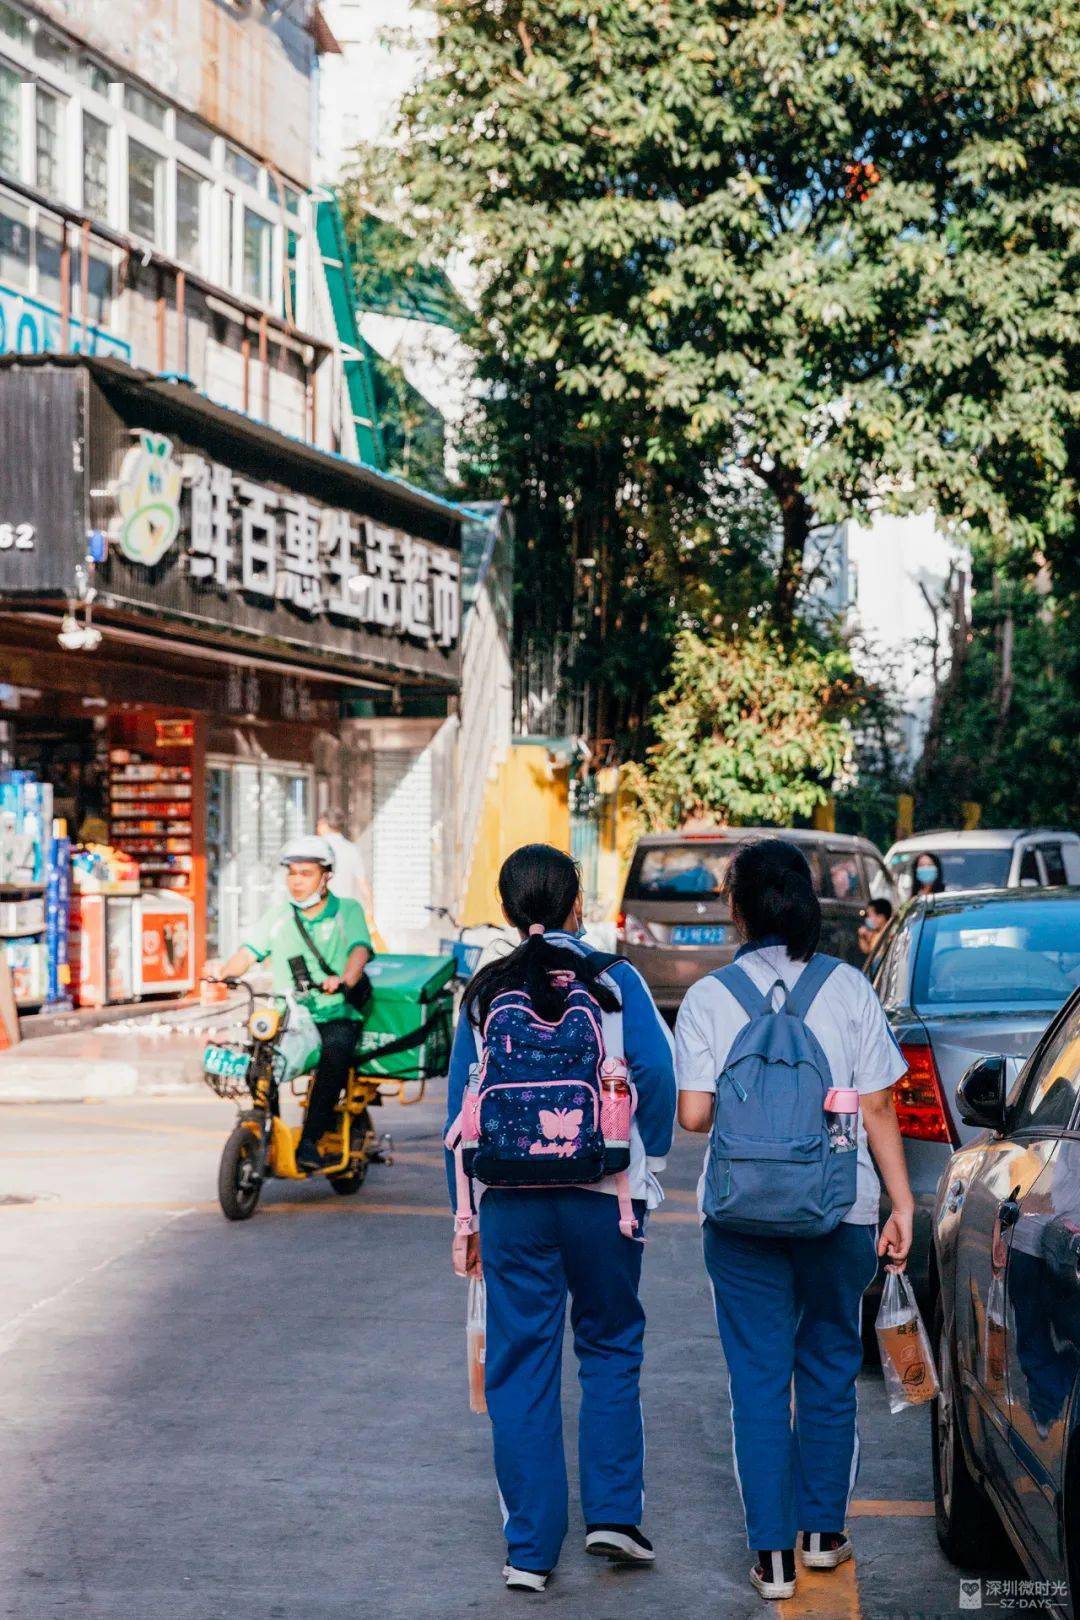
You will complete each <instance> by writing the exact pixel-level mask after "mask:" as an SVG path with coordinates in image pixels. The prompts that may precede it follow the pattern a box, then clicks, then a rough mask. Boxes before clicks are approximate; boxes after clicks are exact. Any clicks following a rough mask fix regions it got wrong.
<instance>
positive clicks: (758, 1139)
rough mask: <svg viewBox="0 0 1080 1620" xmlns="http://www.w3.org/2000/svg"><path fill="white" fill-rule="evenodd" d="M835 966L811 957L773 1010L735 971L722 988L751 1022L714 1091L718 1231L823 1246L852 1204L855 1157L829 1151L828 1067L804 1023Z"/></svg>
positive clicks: (713, 1203) (709, 1170) (713, 1212)
mask: <svg viewBox="0 0 1080 1620" xmlns="http://www.w3.org/2000/svg"><path fill="white" fill-rule="evenodd" d="M838 966H839V963H838V962H837V960H836V958H835V957H831V956H814V957H812V958H811V960H810V961H809V962H808V963H807V964H806V966H805V967H804V968H803V971H802V973H801V974H800V975H799V979H798V982H797V983H796V985H795V988H794V989H793V990H791V991H788V990H787V989H786V987H785V986H784V984H783V981H782V980H778V981H777V983H778V984H779V986H780V989H781V990H782V991H783V992H784V1002H783V1005H782V1007H781V1008H780V1010H779V1011H774V1010H773V995H774V993H775V990H776V985H774V986H773V987H772V989H771V990H770V991H769V993H768V995H762V993H761V991H760V990H758V989H757V987H756V986H755V985H754V984H753V982H752V981H751V979H750V978H749V977H748V975H747V974H746V973H744V972H743V970H742V968H741V967H739V966H738V964H737V963H735V962H732V963H730V964H729V965H728V966H727V967H725V968H721V969H720V970H719V971H718V972H716V973H715V974H714V975H713V977H714V978H716V979H718V980H719V981H720V983H721V984H722V985H723V986H724V988H725V989H726V990H729V991H730V992H731V994H732V995H733V996H734V997H735V1000H736V1001H737V1002H738V1003H739V1006H740V1007H742V1009H743V1011H744V1012H745V1013H746V1014H747V1016H748V1017H749V1020H750V1022H749V1023H748V1024H746V1025H744V1027H743V1028H742V1029H740V1031H739V1033H738V1035H736V1037H735V1040H734V1043H733V1045H732V1048H731V1051H730V1052H729V1053H728V1058H727V1062H726V1063H725V1065H724V1068H723V1072H722V1073H721V1075H720V1078H719V1079H718V1080H717V1082H716V1113H715V1115H714V1117H713V1124H712V1133H711V1135H710V1137H709V1156H708V1162H707V1165H706V1170H705V1195H704V1202H703V1207H704V1212H705V1215H706V1216H707V1217H708V1219H709V1220H711V1221H715V1222H716V1224H717V1225H718V1226H722V1227H726V1228H728V1229H729V1230H731V1231H735V1232H747V1233H750V1234H754V1235H757V1236H761V1237H823V1236H824V1235H825V1233H827V1232H831V1231H832V1230H833V1228H834V1227H836V1226H838V1225H839V1224H840V1221H841V1220H842V1219H843V1217H844V1216H845V1215H846V1214H847V1212H848V1210H850V1208H851V1206H852V1204H854V1202H855V1167H856V1161H857V1159H858V1154H857V1153H835V1152H830V1149H829V1131H828V1118H827V1116H826V1113H825V1109H824V1103H825V1097H826V1094H827V1093H828V1091H829V1090H830V1088H831V1087H832V1085H833V1080H832V1076H831V1075H830V1072H829V1060H828V1058H827V1057H826V1056H825V1053H824V1052H823V1051H822V1049H821V1045H820V1042H819V1041H818V1040H817V1039H816V1037H815V1036H814V1034H813V1031H812V1030H809V1029H808V1028H807V1027H806V1023H805V1019H806V1015H807V1013H808V1012H809V1011H810V1008H811V1006H812V1005H813V1002H814V999H815V997H816V996H817V993H818V991H819V990H820V989H821V987H822V985H823V984H824V983H825V981H826V979H827V978H828V977H829V975H830V974H831V973H832V971H833V969H834V968H836V967H838Z"/></svg>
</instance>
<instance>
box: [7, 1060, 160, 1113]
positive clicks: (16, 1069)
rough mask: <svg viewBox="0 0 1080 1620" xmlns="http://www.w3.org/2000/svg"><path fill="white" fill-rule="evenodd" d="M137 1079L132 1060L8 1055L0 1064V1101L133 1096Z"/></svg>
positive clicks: (94, 1098) (25, 1101)
mask: <svg viewBox="0 0 1080 1620" xmlns="http://www.w3.org/2000/svg"><path fill="white" fill-rule="evenodd" d="M138 1082H139V1076H138V1071H137V1069H136V1068H135V1065H134V1064H133V1063H78V1064H73V1063H71V1062H69V1061H67V1060H65V1059H63V1058H39V1059H37V1060H34V1059H33V1058H30V1057H29V1056H27V1057H26V1058H25V1059H24V1058H22V1057H16V1058H8V1059H6V1060H5V1061H4V1062H3V1063H2V1064H0V1105H3V1104H4V1103H34V1102H43V1103H50V1102H66V1103H74V1102H101V1101H104V1100H105V1099H107V1098H109V1097H133V1096H134V1095H135V1093H136V1091H137V1090H138V1089H139V1083H138Z"/></svg>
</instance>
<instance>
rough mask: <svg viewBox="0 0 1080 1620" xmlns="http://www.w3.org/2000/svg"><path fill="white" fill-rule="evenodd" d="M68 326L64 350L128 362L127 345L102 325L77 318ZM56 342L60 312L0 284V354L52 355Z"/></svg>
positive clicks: (57, 341)
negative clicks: (66, 346)
mask: <svg viewBox="0 0 1080 1620" xmlns="http://www.w3.org/2000/svg"><path fill="white" fill-rule="evenodd" d="M68 324H69V336H68V350H69V352H70V353H72V354H89V355H95V356H97V357H99V358H100V357H102V356H108V357H109V358H110V359H116V360H128V361H130V359H131V344H130V343H125V342H124V341H123V339H122V338H118V337H115V336H114V335H113V333H112V332H108V331H106V330H105V328H104V327H102V326H95V325H94V323H93V321H87V323H86V325H85V327H84V326H83V323H82V322H81V321H80V320H79V319H78V317H77V316H75V315H73V316H72V317H71V320H70V322H69V323H68ZM60 347H61V343H60V312H59V310H57V309H54V308H52V306H51V305H49V304H43V303H41V302H40V301H39V300H38V299H37V298H31V297H30V295H29V293H24V292H18V291H16V289H15V288H14V287H8V286H6V285H5V284H4V283H3V282H0V354H56V353H58V352H59V350H60Z"/></svg>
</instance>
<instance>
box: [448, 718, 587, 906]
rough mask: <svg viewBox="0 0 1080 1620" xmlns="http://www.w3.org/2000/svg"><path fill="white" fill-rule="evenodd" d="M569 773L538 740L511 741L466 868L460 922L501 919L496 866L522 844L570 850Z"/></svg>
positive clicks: (490, 784) (490, 787)
mask: <svg viewBox="0 0 1080 1620" xmlns="http://www.w3.org/2000/svg"><path fill="white" fill-rule="evenodd" d="M568 781H569V772H568V770H567V767H566V766H565V765H558V764H556V763H555V762H554V761H553V760H552V757H551V755H550V754H549V753H548V751H547V749H546V748H545V747H544V746H543V744H542V743H521V744H515V745H514V746H513V747H512V748H511V749H510V751H509V753H508V754H507V756H506V758H505V760H504V761H503V763H502V765H501V766H500V767H499V770H498V772H497V774H496V775H495V776H494V777H493V778H492V779H491V781H489V782H488V784H487V788H486V790H485V793H484V803H483V806H482V808H481V811H480V821H479V824H478V827H477V833H476V847H475V849H474V850H473V854H472V862H471V864H470V867H469V876H468V881H467V883H466V886H465V897H464V899H463V901H462V907H461V921H462V922H463V923H464V924H465V925H466V927H472V926H475V925H476V924H477V923H486V922H492V923H499V922H501V921H502V912H501V909H500V906H499V893H498V878H499V868H500V867H501V865H502V863H503V861H504V860H505V859H506V857H507V856H508V855H509V854H511V852H512V851H513V850H515V849H517V848H518V847H519V846H520V845H521V844H553V845H554V846H555V848H556V849H565V850H567V851H569V849H570V801H569V794H568V791H567V789H568Z"/></svg>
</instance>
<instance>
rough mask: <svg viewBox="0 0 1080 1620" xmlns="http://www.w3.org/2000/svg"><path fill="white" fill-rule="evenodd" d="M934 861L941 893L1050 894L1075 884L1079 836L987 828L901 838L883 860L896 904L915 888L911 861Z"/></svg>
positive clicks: (1079, 879)
mask: <svg viewBox="0 0 1080 1620" xmlns="http://www.w3.org/2000/svg"><path fill="white" fill-rule="evenodd" d="M920 854H930V855H936V856H937V858H938V860H939V861H940V862H941V872H942V877H943V878H944V880H945V887H946V889H1036V888H1040V889H1053V888H1059V887H1060V886H1061V885H1063V884H1067V883H1075V884H1080V836H1078V835H1077V834H1076V833H1073V832H1058V831H1056V830H1055V829H1054V828H1052V827H1028V828H1025V829H1017V828H1015V827H1012V828H1002V829H1000V830H995V829H993V828H990V827H986V828H982V827H979V828H977V829H976V830H975V831H974V832H928V833H920V834H919V835H918V837H917V838H903V839H901V840H900V842H899V843H898V844H893V846H892V848H891V849H890V850H889V852H888V854H887V855H886V856H885V865H886V866H887V867H888V869H889V874H890V876H891V877H892V879H893V882H894V883H895V884H896V889H897V893H898V894H899V896H900V898H901V900H908V899H910V897H911V895H912V893H913V892H914V888H915V878H914V872H915V858H916V856H918V855H920Z"/></svg>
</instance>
